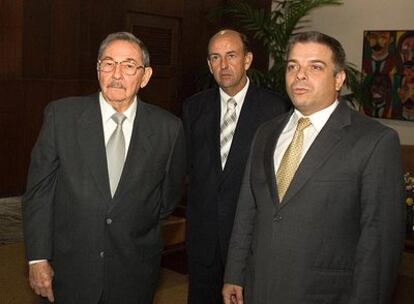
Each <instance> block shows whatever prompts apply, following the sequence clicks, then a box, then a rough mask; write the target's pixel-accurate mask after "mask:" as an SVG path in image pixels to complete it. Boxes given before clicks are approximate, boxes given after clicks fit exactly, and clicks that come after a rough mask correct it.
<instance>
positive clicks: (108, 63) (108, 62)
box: [103, 61, 115, 67]
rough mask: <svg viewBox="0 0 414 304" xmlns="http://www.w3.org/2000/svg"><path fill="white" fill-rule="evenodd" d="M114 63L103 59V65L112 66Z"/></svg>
mask: <svg viewBox="0 0 414 304" xmlns="http://www.w3.org/2000/svg"><path fill="white" fill-rule="evenodd" d="M114 64H115V63H114V62H110V61H106V62H105V61H104V62H103V65H104V66H105V67H111V66H113V65H114Z"/></svg>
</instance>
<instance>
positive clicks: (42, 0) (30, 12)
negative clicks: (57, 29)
mask: <svg viewBox="0 0 414 304" xmlns="http://www.w3.org/2000/svg"><path fill="white" fill-rule="evenodd" d="M23 18H24V23H23V24H24V28H23V32H22V36H23V46H22V47H23V58H22V61H23V77H25V78H47V77H48V76H49V61H50V56H51V54H50V38H51V36H50V34H51V31H50V25H51V24H50V23H51V6H50V1H49V0H36V1H32V0H24V8H23Z"/></svg>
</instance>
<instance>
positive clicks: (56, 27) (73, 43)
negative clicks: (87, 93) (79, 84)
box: [49, 0, 82, 79]
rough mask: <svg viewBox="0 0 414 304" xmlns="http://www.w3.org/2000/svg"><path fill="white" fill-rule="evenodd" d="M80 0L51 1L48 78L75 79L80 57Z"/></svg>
mask: <svg viewBox="0 0 414 304" xmlns="http://www.w3.org/2000/svg"><path fill="white" fill-rule="evenodd" d="M80 2H82V0H71V1H67V0H54V1H52V2H51V29H50V32H51V35H50V55H49V60H50V71H49V77H50V78H57V79H77V78H78V75H79V65H80V62H79V59H80V48H81V40H80V27H81V24H80V9H79V8H80Z"/></svg>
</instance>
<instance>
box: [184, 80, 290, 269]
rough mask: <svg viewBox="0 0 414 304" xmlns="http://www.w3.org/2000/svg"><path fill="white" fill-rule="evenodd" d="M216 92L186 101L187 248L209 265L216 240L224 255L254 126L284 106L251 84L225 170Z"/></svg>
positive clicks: (278, 98)
mask: <svg viewBox="0 0 414 304" xmlns="http://www.w3.org/2000/svg"><path fill="white" fill-rule="evenodd" d="M220 111H221V110H220V93H219V89H218V88H214V89H209V90H207V91H203V92H201V93H198V94H196V95H194V96H192V97H190V98H189V99H188V100H186V101H185V103H184V112H183V121H184V129H185V134H186V140H187V147H188V149H187V152H188V153H187V154H188V165H189V178H190V183H189V193H188V201H187V250H188V254H189V259H190V261H191V260H197V261H198V262H201V263H205V264H206V265H208V264H209V263H210V262H211V261H212V259H213V257H214V254H215V252H216V251H215V250H216V248H217V245H219V251H220V254H221V256H222V258H223V260H225V257H226V256H227V246H228V242H229V239H230V234H231V229H232V226H233V220H234V214H235V210H236V203H237V199H238V195H239V190H240V184H241V180H242V178H243V172H244V168H245V165H246V161H247V157H248V154H249V149H250V144H251V141H252V139H253V136H254V133H255V131H256V129H257V127H258V126H259V125H260V124H261V123H263V122H265V121H267V120H269V119H272V118H274V117H275V116H277V115H279V114H282V113H284V112H286V111H287V103H286V101H285V100H283V99H282V98H281V97H279V96H278V95H276V94H275V93H273V92H271V91H269V90H265V89H259V88H258V87H256V86H254V85H253V84H250V86H249V88H248V91H247V94H246V97H245V100H244V103H243V107H242V110H241V112H240V116H239V119H238V122H237V127H236V131H235V134H234V137H233V142H232V145H231V150H230V153H229V156H228V158H227V163H226V166H225V168H224V171H223V170H222V168H221V160H220Z"/></svg>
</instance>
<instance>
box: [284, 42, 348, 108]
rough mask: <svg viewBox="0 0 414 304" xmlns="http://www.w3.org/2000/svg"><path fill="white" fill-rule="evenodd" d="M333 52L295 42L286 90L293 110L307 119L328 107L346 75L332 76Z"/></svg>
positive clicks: (322, 46) (316, 45)
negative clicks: (296, 110)
mask: <svg viewBox="0 0 414 304" xmlns="http://www.w3.org/2000/svg"><path fill="white" fill-rule="evenodd" d="M334 68H335V66H334V62H333V60H332V51H331V50H330V49H329V47H327V46H325V45H323V44H319V43H314V42H308V43H296V44H295V45H294V46H293V48H292V49H291V51H290V53H289V56H288V62H287V66H286V91H287V93H288V95H289V97H290V99H291V100H292V102H293V104H294V106H295V108H296V109H298V110H299V111H300V112H301V113H302V114H303V115H305V116H308V115H311V114H313V113H315V112H318V111H320V110H322V109H324V108H326V107H328V106H330V105H331V104H332V103H333V102H334V101H335V99H336V97H337V92H338V91H339V90H340V89H341V87H342V84H343V83H344V81H345V72H344V71H340V72H337V73H336V75H335V71H334Z"/></svg>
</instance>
